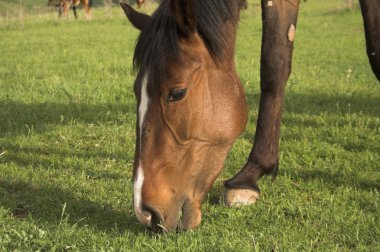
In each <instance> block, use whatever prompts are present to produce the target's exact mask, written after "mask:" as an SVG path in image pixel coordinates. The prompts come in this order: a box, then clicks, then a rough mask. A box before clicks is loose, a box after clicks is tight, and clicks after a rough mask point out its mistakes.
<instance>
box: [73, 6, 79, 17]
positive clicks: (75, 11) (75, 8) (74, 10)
mask: <svg viewBox="0 0 380 252" xmlns="http://www.w3.org/2000/svg"><path fill="white" fill-rule="evenodd" d="M73 12H74V17H75V19H78V14H77V7H76V6H75V5H74V6H73Z"/></svg>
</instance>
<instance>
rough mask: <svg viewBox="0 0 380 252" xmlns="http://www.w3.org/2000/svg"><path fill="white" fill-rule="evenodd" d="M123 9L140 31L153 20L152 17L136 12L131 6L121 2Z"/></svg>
mask: <svg viewBox="0 0 380 252" xmlns="http://www.w3.org/2000/svg"><path fill="white" fill-rule="evenodd" d="M120 6H121V8H123V10H124V12H125V15H126V16H127V18H128V20H129V21H130V22H131V23H132V25H133V26H134V27H136V28H137V29H139V30H142V29H143V28H144V27H145V25H146V24H147V23H148V22H149V20H150V19H151V17H150V16H148V15H146V14H144V13H140V12H137V11H135V10H134V9H133V8H132V7H131V6H129V5H128V4H127V3H124V2H120Z"/></svg>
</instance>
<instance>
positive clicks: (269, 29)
mask: <svg viewBox="0 0 380 252" xmlns="http://www.w3.org/2000/svg"><path fill="white" fill-rule="evenodd" d="M298 7H299V0H262V1H261V8H262V22H263V34H262V45H261V69H260V77H261V83H260V84H261V97H260V107H259V115H258V119H257V128H256V134H255V138H254V144H253V148H252V150H251V153H250V154H249V157H248V161H247V163H246V164H245V166H244V167H243V169H242V170H241V171H240V172H239V173H237V174H236V175H235V176H234V177H233V178H232V179H230V180H228V181H226V182H225V184H224V185H225V195H224V196H225V202H226V204H227V205H228V206H234V205H248V204H252V203H254V202H255V201H256V199H257V198H258V196H259V193H260V190H259V187H258V185H257V180H258V179H259V178H260V177H261V176H263V175H265V174H273V175H276V172H277V169H278V160H279V156H278V150H279V136H280V121H281V113H282V106H283V98H284V89H285V84H286V82H287V80H288V78H289V75H290V72H291V63H292V52H293V41H294V35H295V28H296V24H297V17H298Z"/></svg>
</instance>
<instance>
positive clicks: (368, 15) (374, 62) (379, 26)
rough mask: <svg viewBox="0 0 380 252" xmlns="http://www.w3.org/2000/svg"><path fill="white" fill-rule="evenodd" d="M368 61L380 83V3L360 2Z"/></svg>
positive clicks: (371, 0) (372, 0)
mask: <svg viewBox="0 0 380 252" xmlns="http://www.w3.org/2000/svg"><path fill="white" fill-rule="evenodd" d="M359 2H360V8H361V11H362V15H363V21H364V30H365V38H366V44H367V54H368V59H369V62H370V64H371V67H372V70H373V72H374V74H375V75H376V78H377V79H378V80H379V81H380V1H374V0H360V1H359Z"/></svg>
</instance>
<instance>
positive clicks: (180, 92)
mask: <svg viewBox="0 0 380 252" xmlns="http://www.w3.org/2000/svg"><path fill="white" fill-rule="evenodd" d="M186 90H187V89H186V88H183V89H172V90H170V92H169V95H168V98H167V102H168V103H170V102H176V101H179V100H182V99H183V97H185V95H186Z"/></svg>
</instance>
